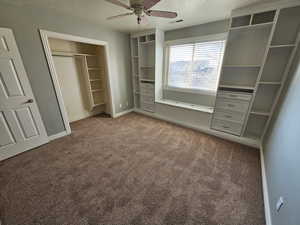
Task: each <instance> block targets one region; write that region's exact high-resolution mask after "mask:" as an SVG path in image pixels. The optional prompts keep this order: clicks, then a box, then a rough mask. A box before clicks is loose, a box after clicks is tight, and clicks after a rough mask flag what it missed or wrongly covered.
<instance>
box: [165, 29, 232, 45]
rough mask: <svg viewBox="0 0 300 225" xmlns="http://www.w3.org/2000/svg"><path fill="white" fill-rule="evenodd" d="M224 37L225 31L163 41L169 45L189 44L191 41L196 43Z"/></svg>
mask: <svg viewBox="0 0 300 225" xmlns="http://www.w3.org/2000/svg"><path fill="white" fill-rule="evenodd" d="M226 37H227V32H225V33H218V34H210V35H204V36H198V37H192V38H183V39H177V40H171V41H165V45H166V46H171V45H180V44H191V43H197V42H207V41H220V40H226Z"/></svg>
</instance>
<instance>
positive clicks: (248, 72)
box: [220, 67, 260, 87]
mask: <svg viewBox="0 0 300 225" xmlns="http://www.w3.org/2000/svg"><path fill="white" fill-rule="evenodd" d="M259 70H260V67H223V70H222V74H221V76H220V85H237V86H248V87H254V86H255V84H256V80H257V77H258V73H259Z"/></svg>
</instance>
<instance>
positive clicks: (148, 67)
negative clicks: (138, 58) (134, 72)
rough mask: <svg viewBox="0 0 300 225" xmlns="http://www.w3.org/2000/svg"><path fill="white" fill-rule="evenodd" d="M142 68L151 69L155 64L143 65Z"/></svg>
mask: <svg viewBox="0 0 300 225" xmlns="http://www.w3.org/2000/svg"><path fill="white" fill-rule="evenodd" d="M141 68H142V69H143V68H145V69H151V68H155V66H141Z"/></svg>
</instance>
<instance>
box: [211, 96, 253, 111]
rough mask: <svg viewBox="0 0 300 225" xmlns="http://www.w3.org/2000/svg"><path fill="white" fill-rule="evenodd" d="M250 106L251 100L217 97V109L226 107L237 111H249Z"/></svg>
mask: <svg viewBox="0 0 300 225" xmlns="http://www.w3.org/2000/svg"><path fill="white" fill-rule="evenodd" d="M248 107H249V102H246V101H240V100H232V99H227V98H217V99H216V107H215V108H216V109H225V110H230V111H236V112H242V113H245V112H247V110H248Z"/></svg>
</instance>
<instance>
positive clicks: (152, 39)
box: [147, 34, 155, 41]
mask: <svg viewBox="0 0 300 225" xmlns="http://www.w3.org/2000/svg"><path fill="white" fill-rule="evenodd" d="M147 41H155V34H149V35H148V36H147Z"/></svg>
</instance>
